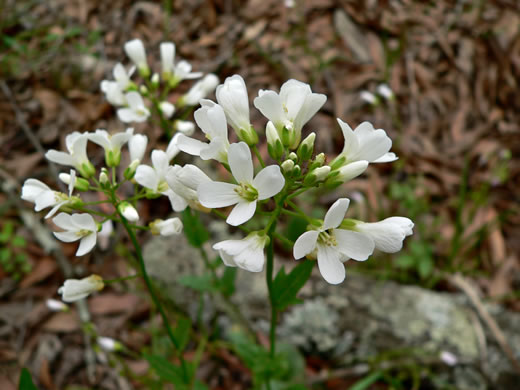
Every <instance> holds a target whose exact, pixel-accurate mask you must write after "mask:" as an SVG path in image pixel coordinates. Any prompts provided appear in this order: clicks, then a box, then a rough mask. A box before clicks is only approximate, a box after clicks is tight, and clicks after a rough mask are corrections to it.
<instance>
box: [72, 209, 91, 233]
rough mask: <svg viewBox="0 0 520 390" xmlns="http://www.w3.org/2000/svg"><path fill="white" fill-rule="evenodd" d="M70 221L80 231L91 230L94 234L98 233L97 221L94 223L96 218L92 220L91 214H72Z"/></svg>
mask: <svg viewBox="0 0 520 390" xmlns="http://www.w3.org/2000/svg"><path fill="white" fill-rule="evenodd" d="M70 219H71V221H72V223H73V224H74V225H75V226H76V229H78V230H90V231H92V232H96V231H97V225H96V221H94V218H92V215H90V214H87V213H82V214H72V216H71V218H70Z"/></svg>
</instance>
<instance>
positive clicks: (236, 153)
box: [228, 142, 253, 183]
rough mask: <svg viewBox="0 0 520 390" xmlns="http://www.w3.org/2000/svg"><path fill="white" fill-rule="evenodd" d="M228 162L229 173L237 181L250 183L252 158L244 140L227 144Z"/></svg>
mask: <svg viewBox="0 0 520 390" xmlns="http://www.w3.org/2000/svg"><path fill="white" fill-rule="evenodd" d="M228 162H229V167H230V168H231V173H232V174H233V177H234V178H235V180H236V181H237V182H238V183H251V182H252V181H253V160H252V158H251V151H250V150H249V146H247V144H246V143H245V142H239V143H237V144H232V145H230V146H229V150H228Z"/></svg>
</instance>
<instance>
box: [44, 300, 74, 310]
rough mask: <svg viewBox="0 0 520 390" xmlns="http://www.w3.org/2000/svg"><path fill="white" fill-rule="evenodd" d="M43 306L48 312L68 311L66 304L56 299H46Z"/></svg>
mask: <svg viewBox="0 0 520 390" xmlns="http://www.w3.org/2000/svg"><path fill="white" fill-rule="evenodd" d="M45 304H46V305H47V308H48V309H49V310H50V311H63V312H65V311H69V307H68V306H67V305H66V304H64V303H63V302H61V301H58V300H56V299H47V300H46V301H45Z"/></svg>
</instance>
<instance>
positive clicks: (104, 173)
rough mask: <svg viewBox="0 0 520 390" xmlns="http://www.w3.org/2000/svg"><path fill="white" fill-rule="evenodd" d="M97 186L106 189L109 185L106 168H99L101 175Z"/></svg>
mask: <svg viewBox="0 0 520 390" xmlns="http://www.w3.org/2000/svg"><path fill="white" fill-rule="evenodd" d="M99 184H101V187H103V188H106V187H108V186H109V185H110V180H109V179H108V171H107V169H106V168H101V173H100V174H99Z"/></svg>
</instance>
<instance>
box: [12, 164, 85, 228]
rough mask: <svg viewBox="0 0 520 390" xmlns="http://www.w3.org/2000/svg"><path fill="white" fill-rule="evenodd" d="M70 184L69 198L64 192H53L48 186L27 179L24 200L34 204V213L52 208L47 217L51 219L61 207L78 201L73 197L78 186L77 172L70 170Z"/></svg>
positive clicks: (35, 180) (23, 189)
mask: <svg viewBox="0 0 520 390" xmlns="http://www.w3.org/2000/svg"><path fill="white" fill-rule="evenodd" d="M68 184H69V194H68V196H67V195H66V194H64V193H62V192H58V191H53V190H52V189H51V188H49V186H47V184H45V183H43V182H41V181H39V180H37V179H27V180H26V181H25V182H24V184H23V187H22V199H23V200H26V201H28V202H32V203H34V211H36V212H38V211H41V210H43V209H46V208H47V207H52V209H51V210H50V211H49V212H48V213H47V215H46V216H45V218H50V217H52V216H53V215H54V214H56V212H57V211H58V210H59V209H60V207H62V206H65V205H66V204H68V203H72V202H74V201H75V200H78V198H75V199H74V198H73V197H72V192H73V191H74V185H75V184H76V171H75V170H74V169H71V170H70V176H69V183H68Z"/></svg>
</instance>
